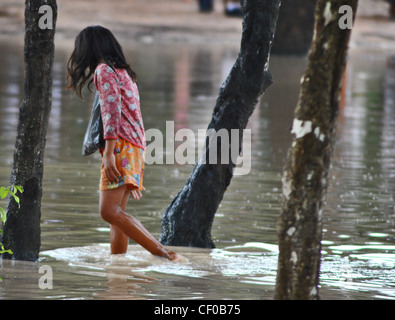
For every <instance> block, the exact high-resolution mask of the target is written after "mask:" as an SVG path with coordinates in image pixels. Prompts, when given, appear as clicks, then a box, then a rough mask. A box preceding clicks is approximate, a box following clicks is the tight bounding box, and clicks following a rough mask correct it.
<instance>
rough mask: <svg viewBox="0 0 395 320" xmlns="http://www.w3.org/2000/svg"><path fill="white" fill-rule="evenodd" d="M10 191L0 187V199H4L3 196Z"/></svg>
mask: <svg viewBox="0 0 395 320" xmlns="http://www.w3.org/2000/svg"><path fill="white" fill-rule="evenodd" d="M9 193H10V190H9V189H8V188H4V187H1V188H0V199H4V198H5V197H7V196H8V194H9Z"/></svg>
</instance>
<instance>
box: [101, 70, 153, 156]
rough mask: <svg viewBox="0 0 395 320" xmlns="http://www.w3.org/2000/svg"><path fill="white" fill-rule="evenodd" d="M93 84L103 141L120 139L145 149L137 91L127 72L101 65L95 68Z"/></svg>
mask: <svg viewBox="0 0 395 320" xmlns="http://www.w3.org/2000/svg"><path fill="white" fill-rule="evenodd" d="M114 70H115V72H114ZM94 82H95V86H96V89H97V91H98V93H99V102H100V108H101V114H102V120H103V131H104V139H117V138H118V137H121V138H123V139H125V140H126V141H129V142H130V143H132V144H133V145H135V146H137V147H140V148H142V149H145V146H146V142H145V131H144V124H143V118H142V115H141V110H140V96H139V90H138V88H137V85H136V83H135V82H134V81H133V80H132V78H131V77H130V76H129V74H128V73H127V71H126V70H125V69H115V68H114V69H112V68H111V67H109V66H108V65H107V64H105V63H101V64H99V65H98V66H97V67H96V70H95V77H94ZM121 110H122V112H121Z"/></svg>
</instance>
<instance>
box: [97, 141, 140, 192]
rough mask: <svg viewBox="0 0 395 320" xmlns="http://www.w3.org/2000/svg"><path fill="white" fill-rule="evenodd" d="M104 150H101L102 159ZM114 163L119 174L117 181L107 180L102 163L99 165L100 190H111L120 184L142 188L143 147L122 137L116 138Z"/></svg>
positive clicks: (132, 187)
mask: <svg viewBox="0 0 395 320" xmlns="http://www.w3.org/2000/svg"><path fill="white" fill-rule="evenodd" d="M103 153H104V150H102V152H101V154H102V159H103ZM114 155H115V163H116V166H117V169H118V171H119V172H120V174H121V176H120V177H119V182H118V183H111V182H109V181H108V179H107V176H106V173H105V172H104V163H103V162H102V166H101V175H100V186H99V188H100V190H111V189H115V188H118V187H120V186H122V185H124V184H125V185H127V187H128V189H138V190H142V187H143V174H144V156H145V151H144V149H142V148H140V147H137V146H135V145H133V144H131V143H130V142H129V141H126V140H124V139H122V138H118V139H117V142H116V144H115V149H114Z"/></svg>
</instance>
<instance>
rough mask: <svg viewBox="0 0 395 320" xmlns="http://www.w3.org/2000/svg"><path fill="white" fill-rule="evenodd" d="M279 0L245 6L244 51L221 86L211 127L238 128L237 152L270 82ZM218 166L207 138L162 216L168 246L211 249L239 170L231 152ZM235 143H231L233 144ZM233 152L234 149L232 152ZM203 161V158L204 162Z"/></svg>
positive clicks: (251, 0) (254, 0) (163, 236)
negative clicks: (218, 219)
mask: <svg viewBox="0 0 395 320" xmlns="http://www.w3.org/2000/svg"><path fill="white" fill-rule="evenodd" d="M279 7H280V0H249V1H246V2H245V4H244V8H243V10H244V20H243V34H242V40H241V47H240V53H239V56H238V59H237V61H236V63H235V64H234V66H233V68H232V70H231V72H230V74H229V76H228V78H227V80H226V81H225V83H224V84H223V86H222V88H221V90H220V93H219V97H218V99H217V102H216V106H215V108H214V112H213V116H212V120H211V122H210V124H209V126H208V129H209V130H210V129H213V130H215V132H219V130H221V129H225V130H226V131H227V133H228V137H229V138H230V137H231V129H239V137H238V138H239V142H238V148H239V149H238V151H239V152H240V150H241V141H242V137H243V129H245V128H246V125H247V122H248V119H249V117H250V116H251V114H252V112H253V110H254V108H255V105H256V103H257V100H258V98H259V97H260V96H261V95H262V94H263V92H264V91H265V90H266V89H267V88H268V87H269V85H270V84H271V83H272V79H271V75H270V72H269V69H268V64H269V56H270V50H271V44H272V41H273V38H274V33H275V27H276V21H277V16H278V11H279ZM220 142H221V141H218V148H217V158H218V164H212V163H210V161H209V154H210V151H211V152H213V151H212V149H211V148H210V147H211V146H212V141H210V139H209V138H208V137H207V139H206V152H205V153H204V154H203V156H202V157H201V158H200V160H199V161H198V163H197V164H196V166H195V167H194V169H193V172H192V174H191V176H190V177H189V179H188V181H187V182H186V184H185V186H184V188H183V189H182V190H181V191H180V193H179V194H178V195H177V196H176V197H175V199H174V200H173V201H172V203H171V204H170V205H169V207H168V208H167V209H166V211H165V212H164V213H163V216H162V230H161V231H162V232H161V237H160V241H161V242H162V243H163V244H166V245H175V246H192V247H203V248H213V247H214V243H213V241H212V239H211V227H212V223H213V220H214V216H215V213H216V211H217V209H218V206H219V203H220V202H221V200H222V198H223V196H224V193H225V191H226V189H227V187H228V186H229V184H230V181H231V179H232V177H233V170H234V168H235V164H234V161H232V159H231V156H229V157H228V158H226V159H223V158H221V154H220V150H221V146H220V144H221V143H220ZM232 145H233V143H232V141H230V145H229V146H225V147H226V148H228V147H230V146H232ZM229 154H231V152H229ZM203 160H205V161H203Z"/></svg>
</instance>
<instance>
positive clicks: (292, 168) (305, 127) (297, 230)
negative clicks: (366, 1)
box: [275, 0, 357, 299]
mask: <svg viewBox="0 0 395 320" xmlns="http://www.w3.org/2000/svg"><path fill="white" fill-rule="evenodd" d="M342 5H347V6H349V7H348V8H350V9H352V12H351V17H350V19H351V23H352V21H353V19H354V15H355V11H356V7H357V0H347V1H345V0H319V1H318V3H317V8H316V17H315V19H316V23H315V37H314V39H313V44H312V47H311V49H310V52H309V55H308V62H307V68H306V71H305V73H304V75H303V77H302V81H301V92H300V97H299V101H298V105H297V107H296V110H295V119H294V122H293V127H292V133H293V142H292V147H291V148H290V150H289V153H288V158H287V163H286V166H285V169H284V176H283V199H284V201H283V207H282V213H281V216H280V219H279V249H280V253H279V260H278V271H277V283H276V290H275V298H276V299H318V298H319V294H318V284H319V269H320V258H321V255H320V251H321V237H322V216H323V206H324V203H325V199H326V191H327V187H328V182H329V181H328V173H329V170H330V163H331V157H332V149H333V144H334V137H335V129H336V120H337V115H338V110H339V94H340V88H341V83H342V78H343V74H344V70H345V63H346V55H347V49H348V42H349V37H350V33H351V30H350V29H348V28H343V27H344V24H343V22H344V20H343V19H344V18H345V15H344V14H340V13H339V8H340V6H342ZM340 26H342V28H341V27H340Z"/></svg>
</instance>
